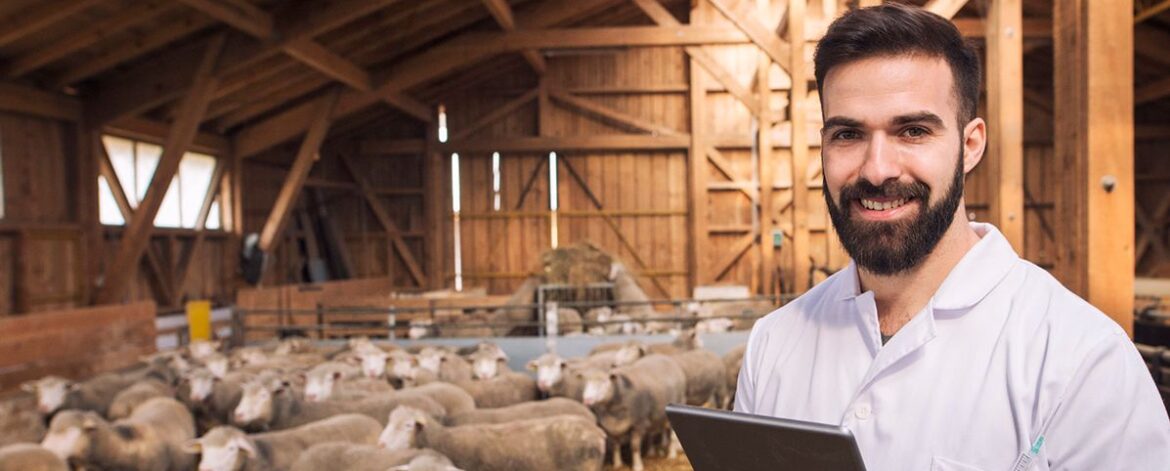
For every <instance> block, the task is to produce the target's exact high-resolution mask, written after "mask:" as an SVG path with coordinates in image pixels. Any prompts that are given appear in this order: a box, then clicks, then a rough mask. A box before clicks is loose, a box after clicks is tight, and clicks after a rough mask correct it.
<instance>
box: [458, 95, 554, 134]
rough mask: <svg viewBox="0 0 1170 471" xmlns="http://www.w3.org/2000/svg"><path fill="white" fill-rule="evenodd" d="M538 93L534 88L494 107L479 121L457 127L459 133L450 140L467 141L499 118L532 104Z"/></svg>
mask: <svg viewBox="0 0 1170 471" xmlns="http://www.w3.org/2000/svg"><path fill="white" fill-rule="evenodd" d="M538 93H539V90H538V89H535V88H534V89H532V90H529V91H527V92H525V93H524V94H523V95H520V96H518V97H516V98H515V99H512V100H509V101H508V102H507V103H504V104H503V105H500V106H497V107H495V108H494V109H492V111H491V112H489V113H487V114H485V115H483V116H482V117H480V118H479V119H476V120H475V122H473V123H471V124H469V125H467V126H462V125H461V126H459V131H458V132H455V133H452V134H451V139H450V140H452V141H462V140H464V139H467V138H468V137H470V136H471V135H472V134H475V133H476V132H478V131H479V130H481V129H483V128H485V127H488V126H490V125H492V124H493V123H495V122H497V121H499V120H500V119H501V118H503V117H505V116H507V115H509V114H512V112H513V111H516V109H518V108H520V107H521V106H524V105H527V104H528V103H530V102H532V100H534V99H536V95H537V94H538Z"/></svg>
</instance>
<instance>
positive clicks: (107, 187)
mask: <svg viewBox="0 0 1170 471" xmlns="http://www.w3.org/2000/svg"><path fill="white" fill-rule="evenodd" d="M102 143H103V144H104V146H105V149H106V154H107V155H109V157H110V164H111V165H112V166H113V168H114V175H115V176H116V177H117V179H118V183H119V184H120V185H121V189H122V192H123V193H124V194H125V195H126V199H127V200H128V202H129V204H130V207H131V208H137V207H138V205H139V204H140V203H141V202H142V200H143V199H144V198H145V197H146V191H147V190H148V189H149V188H150V182H151V180H152V179H153V177H154V172H155V170H156V169H157V168H158V163H159V160H160V159H161V158H162V151H163V149H162V147H161V146H158V145H156V144H151V143H148V142H140V141H135V140H132V139H125V138H121V137H116V136H102ZM216 164H217V160H216V158H215V157H214V156H211V155H206V154H200V153H196V152H188V153H186V154H184V155H183V159H182V160H181V161H179V169H178V171H177V172H176V173H175V177H174V178H173V179H172V180H171V184H170V186H169V187H167V192H166V194H164V195H163V200H162V203H161V205H160V206H159V210H158V214H157V215H155V218H154V225H155V226H156V227H182V228H188V229H192V228H195V225H196V223H197V222H198V219H199V210H200V209H201V208H202V207H203V202H204V200H205V199H206V198H207V194H208V192H209V191H214V190H215V189H216V188H215V187H214V182H212V181H211V180H212V178H213V177H214V175H215V166H216ZM111 184H112V182H110V181H108V180H107V179H106V178H105V177H104V176H102V177H98V208H99V214H100V219H101V222H102V224H107V225H123V224H126V220H125V218H124V217H123V215H122V212H121V210H120V209H119V208H118V205H117V200H116V199H115V198H114V193H113V188H112V187H111ZM220 227H221V221H220V208H219V202H218V201H216V202H214V203H213V204H212V205H211V207H210V208H209V211H208V215H207V221H206V222H205V224H204V228H207V229H219V228H220Z"/></svg>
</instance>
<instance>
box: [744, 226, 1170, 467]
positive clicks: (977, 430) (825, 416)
mask: <svg viewBox="0 0 1170 471" xmlns="http://www.w3.org/2000/svg"><path fill="white" fill-rule="evenodd" d="M972 228H973V229H975V231H976V232H977V233H978V234H979V235H980V237H981V239H980V241H979V242H978V243H977V244H976V245H975V246H974V247H973V248H972V249H971V250H970V251H969V252H968V253H967V254H966V255H965V256H964V257H963V259H962V260H961V261H960V262H959V264H958V265H956V266H955V268H954V269H953V270H952V271H951V273H950V274H949V275H948V276H947V278H946V280H944V282H943V283H942V285H941V286H940V287H939V289H938V291H937V292H936V293H935V294H934V297H932V298H931V300H930V302H929V303H928V304H927V305H926V307H925V308H924V309H923V310H922V311H920V312H918V313H917V314H916V315H915V316H914V318H913V319H912V320H911V321H910V322H909V323H907V324H906V325H905V326H904V327H903V328H902V329H901V330H900V331H898V333H897V334H895V335H894V337H893V338H891V339H890V341H889V342H888V343H887V344H886V345H884V346H883V345H882V344H881V337H880V331H879V329H878V319H877V307H876V305H875V303H874V295H873V292H865V293H860V292H859V283H858V277H857V268H856V266H855V265H853V264H850V265H849V266H848V267H847V268H846V269H844V270H842V271H840V272H839V273H837V274H835V275H833V276H831V277H829V279H828V280H826V281H825V282H823V283H821V284H820V285H818V286H816V287H815V288H813V289H812V290H810V291H809V292H808V293H806V294H805V295H803V296H801V297H800V298H799V299H797V300H795V301H793V302H791V303H789V304H788V305H785V306H784V307H782V308H780V309H778V310H776V311H775V312H772V313H771V314H769V315H767V316H766V317H764V318H762V319H760V320H759V321H758V322H757V323H756V325H755V327H754V328H753V329H752V332H751V336H750V338H749V341H748V347H747V352H746V354H745V356H744V364H743V369H742V370H741V371H740V375H739V388H738V391H737V397H736V403H735V410H737V411H741V412H748V413H753V414H761V415H769V416H776V417H785V418H790V419H798V420H805V421H812V422H821V423H828V424H840V425H842V426H844V427H846V428H848V429H850V430H851V431H852V432H853V434H854V435H855V436H856V437H857V442H858V446H859V447H860V449H861V454H862V456H863V457H864V459H865V462H866V465H867V467H868V469H869V470H871V471H874V470H928V469H929V470H988V471H991V470H997V471H998V470H1009V469H1013V466H1014V465H1016V464H1017V462H1018V461H1017V460H1020V459H1022V458H1021V454H1028V453H1029V452H1030V450H1031V449H1032V448H1033V445H1034V444H1035V443H1036V441H1037V439H1038V438H1039V437H1040V436H1041V435H1043V436H1044V439H1043V444H1042V445H1041V446H1040V447H1039V451H1038V454H1037V455H1035V456H1034V457H1033V456H1029V459H1030V460H1031V464H1030V467H1029V468H1027V469H1033V470H1047V469H1053V470H1113V469H1118V470H1121V469H1124V470H1139V469H1140V470H1147V469H1150V470H1170V419H1168V418H1167V414H1166V409H1165V407H1164V406H1163V403H1162V400H1161V397H1160V396H1159V394H1158V391H1157V388H1156V387H1155V385H1154V382H1153V380H1152V378H1151V376H1150V373H1149V371H1148V370H1147V369H1146V367H1145V364H1144V363H1143V362H1142V359H1141V356H1140V355H1139V354H1138V352H1137V349H1136V348H1135V347H1134V345H1133V343H1132V342H1131V341H1130V340H1129V338H1128V337H1126V335H1125V332H1124V331H1123V330H1122V329H1121V328H1120V327H1119V326H1118V325H1117V324H1116V323H1115V322H1113V321H1112V320H1111V319H1109V318H1108V317H1106V316H1105V315H1104V314H1103V313H1101V312H1100V311H1099V310H1097V309H1096V308H1094V307H1093V306H1091V305H1090V304H1088V303H1087V302H1085V301H1084V300H1082V299H1081V298H1079V297H1077V296H1076V295H1074V294H1073V293H1072V292H1070V291H1068V290H1067V289H1065V288H1064V287H1063V286H1061V285H1060V283H1059V282H1057V281H1056V280H1055V279H1054V278H1053V277H1052V276H1050V275H1049V274H1048V273H1047V272H1046V271H1044V270H1042V269H1040V268H1038V267H1036V266H1035V265H1033V264H1031V263H1029V262H1027V261H1025V260H1022V259H1020V258H1019V256H1017V255H1016V253H1015V252H1014V251H1013V250H1012V247H1011V245H1010V244H1008V242H1007V240H1006V239H1004V237H1003V235H1002V234H1000V232H999V231H998V230H996V229H995V227H993V226H991V225H990V224H977V223H972Z"/></svg>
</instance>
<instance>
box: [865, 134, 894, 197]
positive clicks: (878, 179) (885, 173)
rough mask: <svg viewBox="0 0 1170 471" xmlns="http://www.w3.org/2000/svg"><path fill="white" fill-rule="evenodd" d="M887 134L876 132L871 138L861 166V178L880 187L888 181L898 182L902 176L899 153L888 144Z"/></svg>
mask: <svg viewBox="0 0 1170 471" xmlns="http://www.w3.org/2000/svg"><path fill="white" fill-rule="evenodd" d="M886 138H887V136H886V133H884V132H875V133H873V134H872V135H871V136H870V138H869V143H868V146H867V147H866V150H865V161H864V162H862V164H861V170H860V172H859V173H860V175H859V176H860V177H861V178H864V179H865V180H866V181H868V182H870V183H872V184H873V185H874V186H880V185H881V184H882V183H884V182H885V181H886V180H891V179H894V180H896V179H897V178H898V177H899V176H901V175H902V169H901V164H900V162H899V159H898V156H897V151H896V150H895V149H894V147H893V146H891V145H889V143H888V142H886Z"/></svg>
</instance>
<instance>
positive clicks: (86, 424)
mask: <svg viewBox="0 0 1170 471" xmlns="http://www.w3.org/2000/svg"><path fill="white" fill-rule="evenodd" d="M81 429H82V430H85V431H87V432H89V431H92V430H95V429H97V421H96V420H94V419H93V417H89V416H86V417H85V419H83V420H82V421H81Z"/></svg>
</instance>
